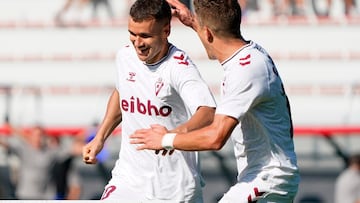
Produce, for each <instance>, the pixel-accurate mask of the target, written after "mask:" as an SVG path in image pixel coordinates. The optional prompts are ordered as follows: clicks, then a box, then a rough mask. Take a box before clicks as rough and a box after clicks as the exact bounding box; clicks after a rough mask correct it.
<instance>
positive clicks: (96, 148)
mask: <svg viewBox="0 0 360 203" xmlns="http://www.w3.org/2000/svg"><path fill="white" fill-rule="evenodd" d="M103 147H104V143H103V142H99V141H97V140H95V139H93V140H92V141H90V142H89V143H87V144H86V145H85V146H84V147H83V148H82V157H83V161H84V162H85V163H86V164H96V163H97V159H96V155H97V154H98V153H99V152H100V151H101V150H102V148H103Z"/></svg>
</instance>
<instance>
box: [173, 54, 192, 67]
mask: <svg viewBox="0 0 360 203" xmlns="http://www.w3.org/2000/svg"><path fill="white" fill-rule="evenodd" d="M184 58H185V56H184V54H181V55H180V56H174V59H177V60H180V62H178V64H184V65H189V62H188V61H184Z"/></svg>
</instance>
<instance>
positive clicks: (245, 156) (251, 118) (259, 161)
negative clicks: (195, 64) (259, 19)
mask: <svg viewBox="0 0 360 203" xmlns="http://www.w3.org/2000/svg"><path fill="white" fill-rule="evenodd" d="M222 66H223V68H224V78H223V81H222V88H221V94H222V98H221V102H220V103H219V105H218V107H217V110H216V114H223V115H228V116H231V117H233V118H236V119H237V120H238V121H239V124H238V125H237V126H236V128H235V129H234V131H233V133H232V136H231V138H232V141H233V143H234V152H235V157H236V160H237V167H238V171H239V174H238V182H249V181H253V180H255V179H256V178H261V179H262V180H268V182H271V190H273V192H277V193H280V194H283V192H284V191H290V192H289V193H291V192H295V193H296V191H297V187H298V183H299V172H298V166H297V160H296V154H295V152H294V143H293V126H292V120H291V113H290V106H289V103H288V98H287V96H286V94H285V91H284V88H283V84H282V81H281V79H280V76H279V74H278V72H277V69H276V66H275V64H274V63H273V60H272V59H271V57H270V56H269V55H268V53H267V52H266V51H265V50H264V49H263V48H262V47H260V46H259V45H258V44H256V43H254V42H250V43H249V44H248V45H247V46H245V47H243V48H241V49H240V50H238V51H237V52H236V53H235V54H234V55H233V56H231V57H230V58H229V59H227V60H226V61H224V62H223V63H222Z"/></svg>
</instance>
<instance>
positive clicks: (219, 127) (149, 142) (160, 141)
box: [130, 114, 238, 151]
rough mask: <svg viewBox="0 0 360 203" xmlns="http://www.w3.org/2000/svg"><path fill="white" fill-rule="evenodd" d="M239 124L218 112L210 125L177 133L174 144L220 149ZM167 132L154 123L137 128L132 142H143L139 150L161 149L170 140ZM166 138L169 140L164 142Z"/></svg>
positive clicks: (198, 149)
mask: <svg viewBox="0 0 360 203" xmlns="http://www.w3.org/2000/svg"><path fill="white" fill-rule="evenodd" d="M237 124H238V121H237V120H236V119H234V118H232V117H229V116H226V115H219V114H216V115H215V117H214V121H213V122H212V123H211V125H209V126H206V127H203V128H201V129H198V130H194V131H191V132H188V133H177V134H176V136H175V137H174V139H173V141H172V145H173V147H174V148H175V149H180V150H185V151H201V150H220V149H221V148H222V147H223V146H224V144H225V143H226V141H227V140H228V138H229V137H230V135H231V133H232V131H233V129H234V128H235V126H236V125H237ZM166 133H168V131H167V130H166V128H164V127H163V126H160V125H153V126H151V129H141V130H137V131H136V132H135V133H134V134H132V135H131V136H130V138H131V139H132V140H131V142H130V143H131V144H142V145H140V146H139V147H138V149H139V150H142V149H155V150H161V149H163V148H164V144H167V142H168V140H167V138H165V139H164V135H165V134H166ZM167 135H168V134H167ZM167 135H166V136H167ZM164 140H167V141H165V143H164Z"/></svg>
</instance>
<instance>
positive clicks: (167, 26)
mask: <svg viewBox="0 0 360 203" xmlns="http://www.w3.org/2000/svg"><path fill="white" fill-rule="evenodd" d="M163 31H164V33H165V35H166V36H167V37H168V36H170V32H171V25H170V23H169V24H166V25H165V26H164V30H163Z"/></svg>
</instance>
